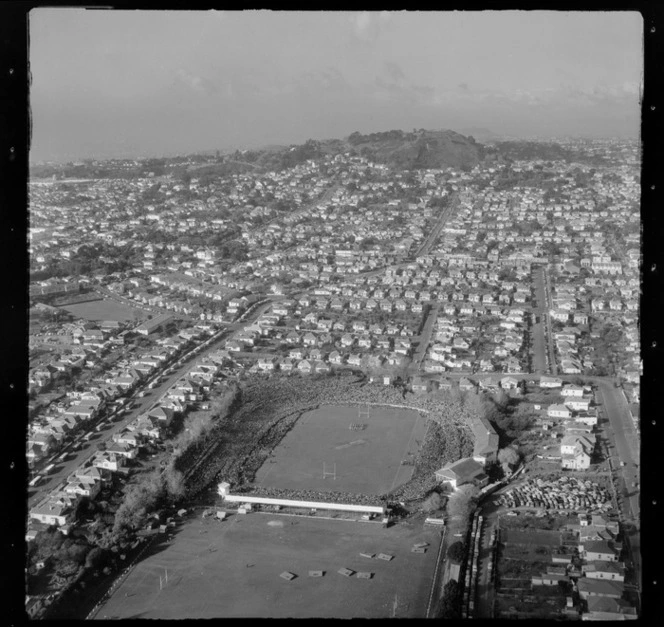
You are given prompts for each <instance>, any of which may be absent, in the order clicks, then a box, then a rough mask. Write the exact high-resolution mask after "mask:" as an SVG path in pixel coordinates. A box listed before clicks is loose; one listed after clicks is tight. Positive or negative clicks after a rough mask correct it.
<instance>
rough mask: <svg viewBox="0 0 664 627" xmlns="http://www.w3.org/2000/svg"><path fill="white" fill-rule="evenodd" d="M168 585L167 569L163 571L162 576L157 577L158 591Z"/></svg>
mask: <svg viewBox="0 0 664 627" xmlns="http://www.w3.org/2000/svg"><path fill="white" fill-rule="evenodd" d="M167 585H168V569H167V568H165V569H164V576H163V577H162V576H161V575H159V590H163V589H164V588H165V587H166V586H167Z"/></svg>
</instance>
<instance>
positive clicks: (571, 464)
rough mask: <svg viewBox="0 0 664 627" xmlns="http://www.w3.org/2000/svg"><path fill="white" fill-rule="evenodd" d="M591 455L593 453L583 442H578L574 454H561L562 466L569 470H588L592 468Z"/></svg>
mask: <svg viewBox="0 0 664 627" xmlns="http://www.w3.org/2000/svg"><path fill="white" fill-rule="evenodd" d="M591 453H592V451H591V450H590V449H589V448H587V447H586V446H584V444H583V443H582V442H581V441H577V442H576V443H575V444H574V447H573V450H572V452H570V453H562V452H561V457H560V459H561V465H562V467H563V468H564V469H567V470H587V469H588V468H590V462H591V459H592V457H591Z"/></svg>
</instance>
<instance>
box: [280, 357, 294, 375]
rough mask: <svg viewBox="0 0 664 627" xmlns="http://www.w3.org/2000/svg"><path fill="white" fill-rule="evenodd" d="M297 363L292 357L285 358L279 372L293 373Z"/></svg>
mask: <svg viewBox="0 0 664 627" xmlns="http://www.w3.org/2000/svg"><path fill="white" fill-rule="evenodd" d="M294 366H295V362H294V361H293V359H291V358H290V357H285V358H284V359H282V360H281V361H280V362H279V370H281V371H283V372H292V370H293V368H294Z"/></svg>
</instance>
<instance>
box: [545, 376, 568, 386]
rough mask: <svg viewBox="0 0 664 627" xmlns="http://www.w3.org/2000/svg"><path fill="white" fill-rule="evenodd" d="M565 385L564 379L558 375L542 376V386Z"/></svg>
mask: <svg viewBox="0 0 664 627" xmlns="http://www.w3.org/2000/svg"><path fill="white" fill-rule="evenodd" d="M562 385H563V380H562V379H558V378H557V377H541V378H540V387H541V388H560V387H562Z"/></svg>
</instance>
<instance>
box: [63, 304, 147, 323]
mask: <svg viewBox="0 0 664 627" xmlns="http://www.w3.org/2000/svg"><path fill="white" fill-rule="evenodd" d="M62 308H63V309H66V310H67V311H68V312H70V313H71V314H73V315H74V316H76V317H78V318H85V319H86V320H92V321H95V322H96V321H100V322H101V321H102V320H118V321H119V322H126V321H129V320H133V319H134V314H136V315H138V316H139V317H140V319H143V318H145V317H146V314H145V312H143V311H141V310H140V309H134V308H133V307H129V306H128V305H123V304H122V303H117V302H115V301H114V300H95V301H91V302H88V303H78V304H75V305H64V306H63V307H62Z"/></svg>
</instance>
